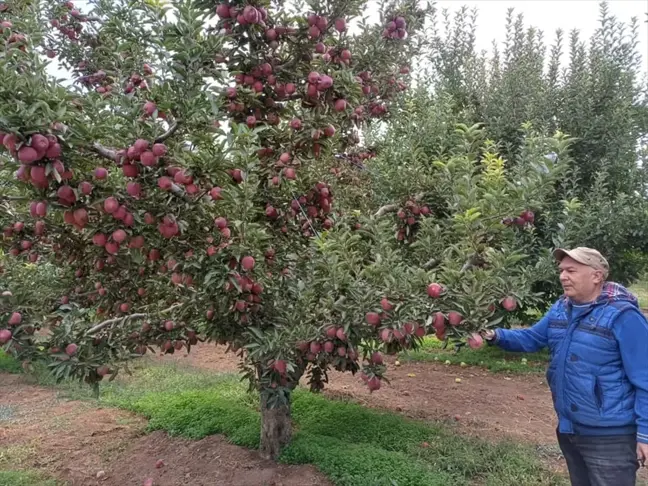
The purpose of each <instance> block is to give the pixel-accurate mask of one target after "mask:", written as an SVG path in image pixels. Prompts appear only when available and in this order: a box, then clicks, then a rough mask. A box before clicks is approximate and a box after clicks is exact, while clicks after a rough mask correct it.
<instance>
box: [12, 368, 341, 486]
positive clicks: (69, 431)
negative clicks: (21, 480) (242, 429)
mask: <svg viewBox="0 0 648 486" xmlns="http://www.w3.org/2000/svg"><path fill="white" fill-rule="evenodd" d="M145 425H146V420H145V419H143V418H141V417H138V416H136V415H134V414H131V413H128V412H125V411H122V410H117V409H112V408H105V409H98V408H96V407H94V406H93V405H92V404H90V403H86V402H80V401H65V400H59V399H58V398H57V396H56V391H55V390H53V389H48V388H43V387H39V386H34V385H32V384H29V383H28V382H27V380H26V379H25V378H24V377H22V376H19V375H8V374H3V373H0V450H1V451H2V453H1V454H0V470H2V469H38V470H41V471H46V472H47V473H49V474H50V475H52V476H55V477H58V478H59V479H62V480H64V481H67V482H68V484H69V485H70V486H98V485H100V484H101V485H104V486H131V485H132V486H141V485H142V484H143V482H144V480H145V479H146V478H147V477H151V478H153V479H154V485H155V486H184V485H187V486H188V485H191V486H271V485H272V486H315V485H318V486H320V485H321V486H328V485H330V482H328V480H327V479H326V478H325V477H324V476H323V475H321V474H320V473H318V472H317V471H316V470H315V469H314V468H312V467H309V466H283V465H276V464H274V463H269V462H267V461H263V460H261V459H260V458H259V457H258V455H257V454H256V453H255V452H254V451H250V450H247V449H243V448H241V447H236V446H233V445H231V444H229V443H227V441H226V440H225V439H224V438H223V437H222V436H211V437H206V438H205V439H202V440H199V441H190V440H185V439H180V438H170V437H168V436H167V435H166V434H164V433H163V432H155V433H152V434H147V435H144V434H143V431H144V427H145ZM158 459H163V460H164V461H165V463H166V465H165V466H164V467H162V468H160V469H157V468H155V463H156V461H157V460H158ZM100 471H103V472H104V475H103V476H102V478H101V479H100V480H99V479H97V473H99V472H100ZM100 476H101V474H100Z"/></svg>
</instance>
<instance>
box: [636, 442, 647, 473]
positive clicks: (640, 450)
mask: <svg viewBox="0 0 648 486" xmlns="http://www.w3.org/2000/svg"><path fill="white" fill-rule="evenodd" d="M646 460H648V444H644V443H643V442H637V461H639V465H640V466H641V467H644V466H645V465H646Z"/></svg>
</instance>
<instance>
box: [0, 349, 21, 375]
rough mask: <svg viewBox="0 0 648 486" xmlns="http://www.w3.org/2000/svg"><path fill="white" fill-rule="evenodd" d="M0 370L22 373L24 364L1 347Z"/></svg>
mask: <svg viewBox="0 0 648 486" xmlns="http://www.w3.org/2000/svg"><path fill="white" fill-rule="evenodd" d="M0 371H4V372H7V373H22V366H20V362H18V361H17V360H15V359H14V358H13V357H12V356H9V355H8V354H7V353H5V352H4V351H2V350H1V349H0Z"/></svg>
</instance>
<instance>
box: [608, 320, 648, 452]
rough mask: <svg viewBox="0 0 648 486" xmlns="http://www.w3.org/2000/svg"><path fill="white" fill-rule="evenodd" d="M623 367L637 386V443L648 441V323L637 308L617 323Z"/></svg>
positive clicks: (616, 328) (615, 328)
mask: <svg viewBox="0 0 648 486" xmlns="http://www.w3.org/2000/svg"><path fill="white" fill-rule="evenodd" d="M613 331H614V336H615V337H616V340H617V342H618V343H619V351H620V352H621V359H622V361H623V368H624V369H625V372H626V375H627V376H628V379H629V380H630V383H632V385H633V386H634V388H635V413H636V415H637V442H643V443H644V444H648V322H647V321H646V318H645V317H644V316H643V315H642V314H641V313H640V312H639V311H637V310H630V311H626V312H624V313H623V314H621V315H620V316H619V317H618V319H617V321H616V322H615V323H614V329H613Z"/></svg>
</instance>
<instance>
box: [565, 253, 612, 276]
mask: <svg viewBox="0 0 648 486" xmlns="http://www.w3.org/2000/svg"><path fill="white" fill-rule="evenodd" d="M553 256H554V258H555V259H556V260H558V261H562V259H563V258H565V257H566V256H568V257H569V258H571V259H572V260H575V261H577V262H578V263H582V264H583V265H587V266H588V267H592V268H593V269H595V270H601V271H602V272H603V274H604V276H605V277H607V276H608V272H609V271H610V264H609V263H608V261H607V260H606V259H605V257H604V256H603V255H601V253H600V252H599V251H598V250H595V249H594V248H587V247H585V246H579V247H578V248H574V249H573V250H566V249H564V248H556V249H555V250H554V252H553Z"/></svg>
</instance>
